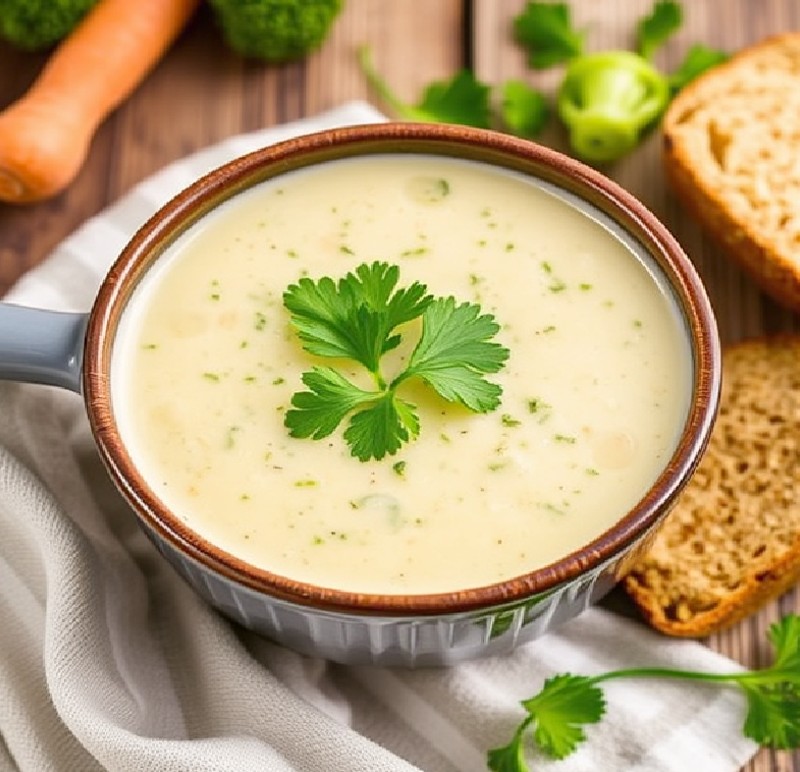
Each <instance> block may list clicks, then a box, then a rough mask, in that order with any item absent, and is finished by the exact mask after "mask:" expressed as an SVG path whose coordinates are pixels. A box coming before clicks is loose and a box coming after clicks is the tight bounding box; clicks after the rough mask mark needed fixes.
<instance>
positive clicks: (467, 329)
mask: <svg viewBox="0 0 800 772" xmlns="http://www.w3.org/2000/svg"><path fill="white" fill-rule="evenodd" d="M399 276H400V269H399V268H398V267H397V266H396V265H389V264H387V263H380V262H375V263H372V264H371V265H367V264H362V265H359V266H358V267H357V268H356V269H355V271H354V272H352V273H348V274H347V275H346V276H344V277H343V278H342V279H340V280H339V281H338V282H335V281H334V280H333V279H331V278H329V277H323V278H321V279H319V280H312V279H309V278H302V279H300V280H299V281H298V283H297V284H293V285H290V286H289V287H288V288H287V290H286V292H285V293H284V295H283V303H284V306H285V307H286V308H287V310H288V311H289V313H290V314H291V321H292V326H293V327H294V329H295V331H296V332H297V335H298V337H299V338H300V340H301V342H302V344H303V348H304V349H305V350H306V351H308V352H309V353H311V354H315V355H317V356H320V357H334V358H345V359H351V360H354V361H355V362H358V363H359V364H361V365H362V366H363V367H364V368H365V369H366V370H367V371H368V373H369V374H370V375H371V377H372V380H373V382H374V386H375V388H374V389H371V390H366V389H362V388H361V387H359V386H357V385H356V384H354V383H352V382H351V381H349V380H348V379H347V378H345V377H344V376H343V375H342V374H341V373H339V372H338V371H337V370H335V369H333V368H332V367H313V368H312V369H311V370H309V371H307V372H305V373H303V376H302V381H303V384H304V385H305V386H306V387H307V390H306V391H301V392H297V393H296V394H294V395H293V396H292V400H291V403H292V408H291V409H290V410H288V411H287V412H286V416H285V419H284V423H285V425H286V427H287V428H288V429H289V433H290V435H291V436H292V437H310V438H312V439H315V440H319V439H322V438H324V437H327V436H329V435H330V434H331V433H333V431H335V429H336V428H337V427H338V426H339V424H340V423H341V422H342V421H343V420H344V419H345V418H346V417H347V416H348V415H350V414H351V413H352V415H351V417H350V420H349V423H348V426H347V428H346V429H345V432H344V439H345V441H346V442H347V444H348V445H349V446H350V450H351V453H352V455H354V456H355V457H357V458H358V459H360V460H361V461H368V460H369V459H381V458H383V457H384V456H385V455H393V454H395V453H396V452H397V451H398V450H399V449H400V447H401V446H402V445H403V443H404V442H408V441H409V440H410V439H412V438H414V437H416V436H417V435H418V434H419V430H420V427H419V417H418V415H417V412H416V407H415V406H414V405H413V404H411V403H410V402H408V401H407V400H405V399H403V398H402V397H401V396H400V395H399V394H398V388H399V387H400V386H401V385H402V384H403V383H404V382H405V381H406V380H408V379H410V378H414V377H416V378H419V379H421V380H423V381H425V382H426V383H427V384H428V385H430V386H431V387H432V388H433V389H434V390H435V391H436V392H437V393H438V394H439V395H440V396H441V397H443V398H444V399H446V400H447V401H449V402H459V403H461V404H462V405H464V406H465V407H467V408H468V409H470V410H472V411H474V412H479V413H484V412H488V411H491V410H494V409H495V408H496V407H497V406H498V405H499V404H500V394H501V388H500V387H499V386H498V385H496V384H494V383H490V382H489V381H487V380H486V379H485V378H484V377H483V376H484V375H485V374H487V373H495V372H498V371H499V370H500V369H501V368H502V367H503V365H504V364H505V361H506V359H507V358H508V353H509V352H508V349H506V348H504V347H503V346H501V345H500V344H499V343H496V342H494V341H492V340H491V338H493V337H494V335H495V334H496V333H497V332H498V331H499V329H500V328H499V325H498V324H497V322H496V321H495V320H494V317H493V316H491V315H490V314H482V313H481V309H480V306H478V305H476V304H474V303H458V302H457V301H456V300H455V299H454V298H452V297H446V298H434V297H433V296H432V295H429V294H426V293H427V289H426V287H425V285H424V284H420V283H419V282H414V283H412V284H411V285H410V286H408V287H405V288H402V289H397V282H398V280H399ZM415 319H420V320H421V328H422V331H421V334H420V337H419V340H418V342H417V345H416V347H415V348H414V350H413V351H412V353H411V355H410V356H409V358H408V362H407V365H406V367H405V369H404V370H402V371H401V372H400V373H397V374H396V375H394V377H391V378H390V377H389V376H387V375H385V374H384V373H383V372H382V369H381V359H382V357H383V355H384V354H386V353H387V352H388V351H391V350H392V349H394V348H396V347H397V345H398V344H399V343H400V340H401V336H400V334H399V333H398V332H397V331H396V330H397V328H398V327H399V326H400V325H403V324H405V323H407V322H410V321H412V320H415ZM354 411H355V412H354Z"/></svg>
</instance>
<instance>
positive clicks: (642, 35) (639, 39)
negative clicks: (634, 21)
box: [636, 0, 683, 59]
mask: <svg viewBox="0 0 800 772" xmlns="http://www.w3.org/2000/svg"><path fill="white" fill-rule="evenodd" d="M681 24H683V9H682V8H681V6H680V5H679V4H678V3H676V2H674V0H659V2H657V3H656V4H655V5H654V6H653V10H652V11H651V13H650V15H649V16H645V17H644V18H643V19H641V21H640V22H639V25H638V27H637V28H636V50H637V51H638V53H639V56H642V57H644V58H645V59H652V58H653V54H654V53H655V52H656V50H657V49H658V48H659V47H660V46H662V45H663V44H664V43H665V42H666V40H667V39H668V38H670V37H671V36H672V35H673V34H674V33H675V32H677V31H678V30H679V29H680V27H681Z"/></svg>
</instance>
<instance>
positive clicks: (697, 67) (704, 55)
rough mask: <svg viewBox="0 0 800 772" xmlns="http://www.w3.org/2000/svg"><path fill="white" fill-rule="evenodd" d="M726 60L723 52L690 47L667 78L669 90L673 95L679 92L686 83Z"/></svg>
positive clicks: (701, 47) (726, 56) (702, 46)
mask: <svg viewBox="0 0 800 772" xmlns="http://www.w3.org/2000/svg"><path fill="white" fill-rule="evenodd" d="M728 58H729V57H728V54H726V53H725V52H724V51H717V50H716V49H714V48H708V46H704V45H702V44H699V43H698V44H697V45H694V46H692V47H691V48H690V49H689V51H688V52H687V54H686V57H685V58H684V60H683V61H682V62H681V64H680V66H679V67H678V69H677V70H675V72H673V73H672V74H671V75H670V76H669V85H670V88H671V89H672V91H673V93H675V92H677V91H680V90H681V89H682V88H683V87H684V86H685V85H686V84H687V83H689V82H691V81H693V80H694V79H695V78H696V77H698V76H699V75H702V74H703V73H704V72H705V71H706V70H710V69H711V68H712V67H716V66H717V65H718V64H722V63H723V62H725V61H727V60H728Z"/></svg>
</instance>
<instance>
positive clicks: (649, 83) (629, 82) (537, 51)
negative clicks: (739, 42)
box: [359, 0, 728, 164]
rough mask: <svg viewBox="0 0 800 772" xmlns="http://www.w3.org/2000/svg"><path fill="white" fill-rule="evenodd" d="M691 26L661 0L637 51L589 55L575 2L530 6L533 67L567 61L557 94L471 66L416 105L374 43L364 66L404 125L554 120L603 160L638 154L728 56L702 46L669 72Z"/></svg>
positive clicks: (588, 156) (362, 54)
mask: <svg viewBox="0 0 800 772" xmlns="http://www.w3.org/2000/svg"><path fill="white" fill-rule="evenodd" d="M682 25H683V8H682V6H681V5H680V3H678V2H677V1H676V0H654V3H653V6H652V9H651V11H650V13H649V14H648V15H646V16H644V17H642V18H641V19H639V20H638V22H637V25H636V46H635V51H616V50H614V51H600V52H597V53H587V51H586V50H585V49H586V40H587V37H588V33H589V31H590V30H589V28H588V27H587V28H585V29H583V28H578V27H576V26H575V24H574V23H573V20H572V14H571V9H570V6H569V4H568V3H566V2H540V1H539V0H529V1H528V2H527V3H526V4H525V6H524V8H523V9H522V11H521V12H520V13H519V14H518V15H517V16H515V17H514V19H513V21H512V24H511V29H510V32H511V34H512V35H513V39H514V40H515V41H516V42H517V43H518V44H519V46H520V47H521V48H522V49H523V51H524V52H525V53H526V55H527V61H528V67H529V68H530V69H531V70H536V71H538V70H542V69H545V68H548V67H554V66H559V65H566V67H565V68H564V74H563V77H562V79H561V85H560V87H559V88H558V90H557V92H556V93H555V94H552V95H548V94H545V93H543V92H542V91H540V90H539V89H537V88H536V87H535V86H534V85H533V84H532V83H529V82H527V81H526V80H522V79H512V80H506V81H505V82H502V83H498V84H488V83H484V82H482V81H480V80H478V79H477V78H476V77H475V75H474V73H472V72H471V71H470V70H468V69H462V70H460V71H459V72H457V73H456V74H455V75H453V77H452V78H451V79H450V80H443V81H437V82H435V83H432V84H430V85H429V86H428V87H427V88H426V89H425V90H424V92H423V95H422V97H421V99H420V101H419V102H418V103H416V104H407V103H405V102H403V101H402V100H401V99H399V98H398V97H397V96H396V94H395V93H394V92H393V91H392V89H391V88H390V87H389V85H388V84H387V83H386V81H385V80H384V79H383V78H382V77H381V76H380V74H379V73H378V72H377V70H376V69H375V67H374V65H373V63H372V59H371V56H370V52H369V49H368V48H367V47H362V48H361V49H360V50H359V61H360V65H361V69H362V71H363V72H364V74H365V76H366V78H367V81H368V82H369V84H370V86H371V87H372V88H373V90H374V91H375V92H376V94H377V95H378V96H379V97H380V99H381V101H382V102H383V103H384V104H386V105H387V107H388V108H389V110H390V112H392V113H393V114H394V115H395V116H396V117H397V118H400V119H401V120H409V121H423V122H440V123H461V124H465V125H468V126H478V127H481V128H496V129H500V130H502V131H505V132H508V133H510V134H514V135H516V136H520V137H525V138H528V139H533V138H536V137H538V135H539V134H540V133H541V132H542V130H543V129H544V127H545V126H546V125H547V123H548V121H549V119H550V117H551V115H553V114H555V115H557V116H558V118H559V119H560V120H561V123H562V124H563V125H564V127H565V128H566V129H567V130H568V133H569V143H570V147H571V149H572V152H573V154H574V155H576V156H577V157H579V158H581V159H583V160H584V161H588V162H590V163H597V164H602V163H610V162H613V161H616V160H618V159H619V158H621V157H622V156H624V155H626V154H627V153H629V152H631V151H632V150H633V149H634V148H635V147H636V146H637V145H638V144H639V142H641V141H642V139H643V138H644V137H645V136H646V135H647V134H648V133H649V132H650V131H651V130H652V129H653V127H654V126H655V125H656V124H657V123H658V121H659V119H660V118H661V116H662V115H663V114H664V111H665V110H666V109H667V107H668V105H669V103H670V100H671V99H672V97H673V96H674V95H675V94H676V93H677V92H678V91H679V90H680V89H681V88H683V87H684V86H685V85H686V84H687V83H689V82H691V81H692V80H694V79H695V78H696V77H698V76H699V75H701V74H702V73H703V72H705V71H706V70H708V69H710V68H711V67H714V66H716V65H718V64H720V63H721V62H724V61H725V60H726V59H727V58H728V56H727V54H725V53H724V52H722V51H716V50H714V49H712V48H709V47H708V46H705V45H702V44H698V45H695V46H692V47H691V48H690V49H689V51H688V52H687V54H686V56H685V58H684V59H683V61H682V62H681V63H680V64H679V66H678V67H677V68H676V69H675V70H674V71H673V72H671V73H665V72H662V71H661V69H659V68H658V67H657V66H656V64H655V63H654V61H653V60H654V58H655V56H656V54H657V53H658V52H659V50H660V49H661V48H662V47H663V46H664V44H665V43H666V42H667V41H668V40H669V39H670V38H671V37H672V36H673V35H674V34H675V33H676V32H677V31H678V30H679V29H680V27H681V26H682ZM551 102H552V103H553V106H552V107H551V105H550V103H551ZM553 108H554V109H553Z"/></svg>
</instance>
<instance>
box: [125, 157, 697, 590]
mask: <svg viewBox="0 0 800 772" xmlns="http://www.w3.org/2000/svg"><path fill="white" fill-rule="evenodd" d="M375 260H381V261H386V262H388V263H392V264H396V265H398V266H399V268H400V282H399V286H407V285H408V284H410V283H411V282H412V281H414V280H418V281H421V282H423V283H425V284H426V285H427V286H428V291H429V292H431V293H433V294H434V295H444V296H447V295H453V296H455V298H456V299H457V300H459V301H462V302H463V301H470V302H476V303H479V304H480V306H481V309H482V311H483V312H485V313H491V314H493V315H494V316H495V318H496V320H497V321H498V323H499V324H500V325H501V329H500V331H499V333H498V335H497V340H498V342H500V343H502V344H503V345H504V346H506V347H507V348H508V349H509V350H510V355H509V358H508V361H507V363H506V365H505V367H504V368H503V369H502V370H501V371H500V372H499V373H497V374H495V375H490V376H488V379H489V380H491V381H493V382H495V383H497V384H499V385H500V386H502V389H503V394H502V403H501V405H500V407H499V408H498V409H497V410H495V411H493V412H489V413H484V414H476V413H471V412H470V411H468V410H467V409H466V408H464V407H462V406H459V405H453V404H449V403H447V402H445V401H444V400H442V399H441V398H440V397H438V395H436V393H435V392H434V391H433V390H432V389H430V388H429V387H427V386H426V385H424V384H414V383H413V382H409V383H408V384H407V386H404V387H403V388H404V389H405V390H404V392H403V394H404V396H405V397H406V398H407V399H409V400H410V401H411V402H413V403H414V404H416V405H417V407H418V411H419V416H420V426H421V430H420V435H419V437H418V438H417V439H416V440H415V441H412V442H409V443H407V444H405V445H404V446H403V447H402V448H401V449H400V451H399V452H398V453H397V454H396V455H394V456H387V457H386V458H384V459H383V460H381V461H374V460H372V461H368V462H361V461H359V460H358V459H356V458H354V457H353V456H352V455H351V454H350V449H349V448H348V446H347V445H346V443H345V441H344V439H343V437H342V429H343V427H344V424H343V425H342V426H340V428H339V429H338V430H337V431H335V432H334V433H333V434H332V435H331V436H329V437H327V438H325V439H324V440H319V441H315V440H312V439H295V438H292V437H290V436H289V434H288V430H287V429H286V427H285V426H284V416H285V413H286V411H287V409H289V407H290V400H291V397H292V395H293V394H294V393H295V392H298V391H301V390H303V389H304V387H303V385H302V382H301V376H302V373H303V372H304V371H307V370H309V369H311V367H313V366H314V365H327V366H335V367H337V368H339V369H341V371H342V372H343V373H344V374H345V375H346V376H347V377H351V378H353V379H356V380H357V379H358V378H361V377H363V373H360V372H359V367H358V366H357V365H353V366H351V365H352V363H349V362H347V361H342V360H330V359H321V358H318V357H314V356H312V355H311V354H309V353H307V352H306V351H304V350H303V349H302V347H301V344H300V341H299V340H298V338H297V335H296V333H295V332H294V331H293V329H292V328H291V327H290V317H289V314H288V312H287V310H286V309H285V308H284V306H283V303H282V295H283V292H284V291H285V290H286V288H287V286H288V285H290V284H293V283H296V282H297V281H298V279H299V278H300V277H303V276H309V277H311V278H313V279H319V278H320V277H322V276H330V277H332V278H334V279H338V278H340V277H342V276H343V275H344V274H345V273H347V272H348V271H351V270H353V269H354V268H355V267H356V266H358V265H359V264H361V263H371V262H373V261H375ZM651 271H652V269H651V268H649V267H647V266H645V265H644V264H643V263H642V261H641V260H640V259H637V258H636V257H634V254H633V252H632V251H631V248H630V247H629V246H628V245H625V244H623V243H622V242H621V241H620V240H619V239H618V238H617V237H616V236H614V235H612V234H611V233H610V232H609V231H608V230H607V229H606V228H605V227H604V226H603V225H601V224H599V223H598V222H596V221H595V220H593V219H591V218H590V217H588V216H587V215H586V214H584V213H583V212H581V211H579V210H578V209H576V208H574V207H573V206H572V205H571V204H569V203H567V202H566V201H565V200H563V199H561V198H559V197H558V196H556V195H554V194H553V193H552V192H550V191H547V190H544V189H542V187H541V186H539V185H538V184H536V183H534V182H532V181H530V180H527V179H526V178H525V177H523V176H521V175H517V174H515V173H512V172H506V171H499V170H497V169H495V168H492V167H489V166H486V165H483V164H479V163H473V162H466V161H459V160H455V159H445V158H438V157H421V156H413V155H412V156H391V155H387V156H377V157H370V158H365V159H350V160H344V161H335V162H330V163H327V164H324V165H320V166H317V167H314V168H309V169H305V170H302V171H298V172H293V173H291V174H288V175H285V176H282V177H280V178H279V179H275V180H271V181H268V182H266V183H263V184H261V185H260V186H258V187H256V188H254V189H252V190H250V191H248V192H246V193H244V194H241V195H239V196H238V197H236V198H235V199H234V200H233V201H230V202H228V203H227V204H225V205H224V206H222V207H220V208H219V210H218V211H216V212H215V213H214V215H213V216H209V217H206V218H204V219H203V220H202V221H201V222H200V223H198V224H197V225H195V226H193V227H192V228H191V229H190V230H189V231H188V232H187V233H186V234H184V235H183V236H182V237H181V238H180V239H179V240H178V241H177V242H176V243H175V244H173V245H172V246H171V247H170V248H169V250H168V252H167V253H166V255H165V256H164V257H163V258H162V259H161V260H160V261H159V262H158V264H157V265H156V266H155V267H154V268H152V269H151V270H150V271H149V272H148V274H147V276H146V277H145V279H144V280H143V281H142V283H141V284H140V286H139V287H138V288H137V290H136V293H135V295H134V299H133V301H132V302H131V304H130V305H129V307H128V310H127V311H126V312H125V314H124V317H123V320H122V324H121V327H120V330H119V333H118V338H117V342H116V344H115V348H114V354H113V367H112V378H113V393H114V405H113V408H114V412H115V416H116V419H117V421H118V423H119V427H120V431H121V434H122V437H123V438H124V440H125V442H126V444H127V446H128V448H129V451H130V454H131V456H132V458H133V460H134V462H135V463H136V465H137V466H138V467H139V468H140V470H141V473H142V474H143V476H144V478H145V479H146V480H148V481H149V485H150V487H151V488H152V490H153V491H154V492H155V493H156V495H157V496H158V497H159V498H160V499H161V500H162V501H164V502H165V503H166V504H167V505H168V506H169V507H170V508H171V509H172V511H173V512H175V513H176V514H177V516H179V517H180V518H181V519H183V520H184V521H185V522H186V524H187V525H188V526H189V527H190V528H191V529H193V530H194V531H196V532H197V533H198V534H200V535H201V536H203V537H204V538H206V539H207V540H208V541H209V542H212V543H214V544H216V545H217V546H219V547H221V548H223V549H224V550H226V551H228V552H230V553H232V554H234V555H236V556H237V557H239V558H242V559H244V560H246V561H248V562H250V563H252V564H253V565H255V566H258V567H261V568H264V569H267V570H269V571H272V572H275V573H278V574H283V575H285V576H288V577H291V578H294V579H299V580H304V581H308V582H312V583H317V584H320V585H323V586H327V587H335V588H340V589H346V590H353V591H364V592H374V593H391V594H399V593H403V594H405V593H428V592H440V591H449V590H455V589H465V588H469V587H477V586H481V585H484V584H487V583H492V582H496V581H498V580H502V579H507V578H510V577H513V576H516V575H519V574H522V573H525V572H527V571H530V570H532V569H534V568H538V567H541V566H543V565H545V564H548V563H550V562H552V561H554V560H556V559H558V558H561V557H563V556H565V555H566V554H568V553H569V552H571V551H573V550H575V549H577V548H579V547H580V546H582V545H584V544H586V543H587V542H589V541H590V540H592V539H593V538H595V537H597V536H598V535H599V534H600V533H602V532H603V531H604V530H606V529H607V528H609V527H610V526H611V525H612V524H613V523H614V522H615V521H616V520H617V519H618V518H619V517H620V516H621V515H622V514H624V513H625V512H626V511H627V510H628V509H629V508H630V507H631V506H632V505H633V504H634V503H635V502H636V501H637V500H638V499H639V498H640V497H641V495H642V494H643V493H644V492H645V491H646V490H647V489H648V488H649V486H650V485H651V484H652V483H653V482H654V480H655V479H656V477H657V476H658V475H659V473H660V472H661V470H662V469H663V467H664V466H665V464H666V462H667V461H668V459H669V457H670V455H671V453H672V452H673V450H674V447H675V444H676V442H677V439H678V436H679V434H680V432H681V429H682V426H683V423H684V421H685V417H686V413H687V409H688V402H689V393H690V382H691V371H690V368H691V357H690V354H689V350H688V344H687V340H686V333H685V331H684V328H683V325H682V322H681V321H680V320H679V318H678V315H677V312H676V310H675V306H674V301H673V299H672V298H670V297H669V296H668V294H667V293H666V292H665V291H664V289H663V287H661V286H659V283H658V282H656V281H654V280H653V276H652V275H651ZM408 327H409V328H410V329H406V330H403V338H404V342H403V344H402V345H401V347H400V348H399V350H398V351H397V352H393V354H392V356H395V358H396V361H397V362H399V361H400V360H401V358H402V357H403V356H404V355H407V354H408V351H409V349H410V347H412V346H413V344H414V343H415V341H416V338H417V336H418V334H419V331H418V329H415V328H414V327H413V323H412V324H411V325H408ZM390 364H391V362H390Z"/></svg>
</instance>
